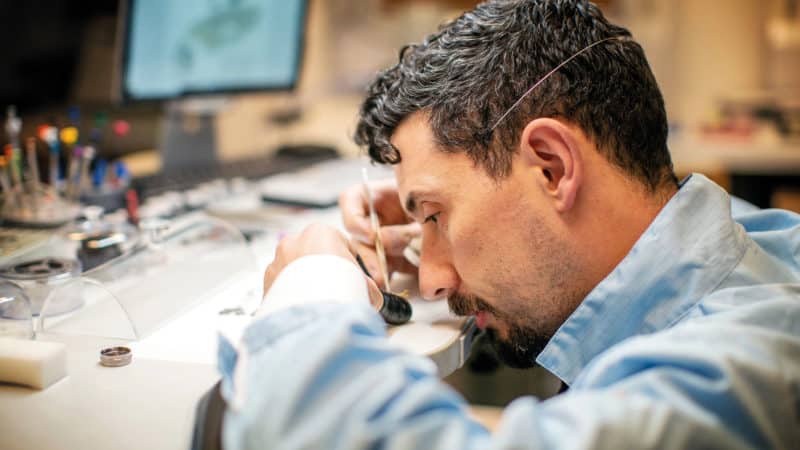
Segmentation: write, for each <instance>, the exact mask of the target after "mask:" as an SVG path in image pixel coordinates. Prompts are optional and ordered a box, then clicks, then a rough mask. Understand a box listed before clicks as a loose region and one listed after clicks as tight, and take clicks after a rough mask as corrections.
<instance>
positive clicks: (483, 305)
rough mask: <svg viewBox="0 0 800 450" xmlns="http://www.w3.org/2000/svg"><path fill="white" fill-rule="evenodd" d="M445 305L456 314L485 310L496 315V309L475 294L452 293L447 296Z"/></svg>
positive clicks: (468, 313) (466, 314) (462, 314)
mask: <svg viewBox="0 0 800 450" xmlns="http://www.w3.org/2000/svg"><path fill="white" fill-rule="evenodd" d="M447 306H448V307H449V308H450V311H452V312H453V314H455V315H458V316H468V315H471V314H474V313H475V312H476V311H487V312H489V313H491V314H492V315H494V316H497V311H496V310H495V308H494V307H493V306H492V305H490V304H489V303H488V302H486V300H484V299H482V298H480V297H478V296H477V295H470V294H461V293H458V292H456V293H454V294H452V295H450V296H449V297H447Z"/></svg>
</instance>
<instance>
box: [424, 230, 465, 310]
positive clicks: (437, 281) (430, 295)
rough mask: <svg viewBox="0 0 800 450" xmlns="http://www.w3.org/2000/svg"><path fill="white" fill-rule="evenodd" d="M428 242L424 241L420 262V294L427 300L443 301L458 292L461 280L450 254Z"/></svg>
mask: <svg viewBox="0 0 800 450" xmlns="http://www.w3.org/2000/svg"><path fill="white" fill-rule="evenodd" d="M426 241H429V239H422V252H421V254H420V260H419V289H420V294H421V295H422V297H423V298H424V299H426V300H441V299H444V298H447V297H448V296H449V295H450V294H452V293H453V292H456V290H457V289H458V284H459V282H460V278H459V276H458V272H456V269H455V267H453V264H452V262H451V260H450V257H449V255H448V252H447V251H446V250H445V249H442V248H435V246H434V245H430V244H428V243H427V242H426Z"/></svg>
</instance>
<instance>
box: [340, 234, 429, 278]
mask: <svg viewBox="0 0 800 450" xmlns="http://www.w3.org/2000/svg"><path fill="white" fill-rule="evenodd" d="M351 249H352V251H354V252H355V253H356V254H358V255H359V256H361V260H362V261H363V262H364V266H366V268H367V271H369V274H370V276H371V277H372V279H373V280H375V283H376V284H377V285H378V287H380V288H381V289H385V288H386V283H385V280H384V279H383V275H382V274H381V271H380V269H379V266H378V257H377V255H376V253H375V248H374V247H372V246H369V245H364V244H361V243H360V242H355V241H351ZM386 263H387V265H388V266H389V267H388V269H389V273H390V274H391V273H394V272H402V273H409V274H416V273H417V267H416V266H415V265H413V264H411V263H410V262H408V260H406V258H405V257H404V256H402V254H401V255H394V256H393V255H390V256H388V257H387V258H386Z"/></svg>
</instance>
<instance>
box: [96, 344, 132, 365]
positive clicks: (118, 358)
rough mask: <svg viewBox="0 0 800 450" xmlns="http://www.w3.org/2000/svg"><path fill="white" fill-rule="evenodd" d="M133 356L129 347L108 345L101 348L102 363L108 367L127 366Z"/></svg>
mask: <svg viewBox="0 0 800 450" xmlns="http://www.w3.org/2000/svg"><path fill="white" fill-rule="evenodd" d="M132 356H133V354H132V353H131V349H129V348H128V347H108V348H104V349H102V350H100V364H102V365H104V366H106V367H121V366H127V365H128V364H130V362H131V357H132Z"/></svg>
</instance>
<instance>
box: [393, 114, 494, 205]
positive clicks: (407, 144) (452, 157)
mask: <svg viewBox="0 0 800 450" xmlns="http://www.w3.org/2000/svg"><path fill="white" fill-rule="evenodd" d="M391 142H392V145H394V146H395V148H397V149H398V151H399V152H400V163H398V164H395V165H394V171H395V177H396V178H397V185H398V191H399V193H400V200H401V202H402V203H403V205H406V202H407V200H408V197H409V195H411V196H412V197H415V199H417V198H416V197H420V198H429V197H436V200H437V201H442V198H445V197H446V198H454V197H457V196H458V195H462V194H463V192H464V190H465V187H466V186H469V185H472V184H474V183H476V181H477V180H479V179H481V178H488V176H487V175H486V174H485V173H484V172H483V170H482V169H481V168H479V167H476V166H475V164H474V163H473V161H472V160H471V159H470V158H469V157H468V156H467V155H466V153H464V152H446V151H443V150H442V149H441V148H439V146H438V145H437V143H436V139H435V138H434V136H433V131H432V130H431V128H430V125H429V123H428V119H427V116H426V115H425V114H424V113H422V112H417V113H414V114H412V115H410V116H408V117H407V118H406V119H405V120H403V121H402V122H401V123H400V125H398V127H397V129H396V130H395V132H394V134H393V135H392V139H391ZM417 200H418V199H417Z"/></svg>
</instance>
